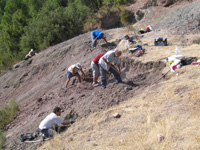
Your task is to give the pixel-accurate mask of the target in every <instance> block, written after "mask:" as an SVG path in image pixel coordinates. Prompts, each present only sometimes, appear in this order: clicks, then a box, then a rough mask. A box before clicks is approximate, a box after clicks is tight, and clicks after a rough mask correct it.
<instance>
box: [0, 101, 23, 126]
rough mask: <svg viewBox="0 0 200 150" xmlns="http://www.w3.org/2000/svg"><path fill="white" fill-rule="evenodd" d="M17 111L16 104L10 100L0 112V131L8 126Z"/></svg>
mask: <svg viewBox="0 0 200 150" xmlns="http://www.w3.org/2000/svg"><path fill="white" fill-rule="evenodd" d="M18 110H19V107H18V104H17V103H16V102H15V100H11V101H10V102H9V103H8V104H6V105H5V107H4V108H2V109H1V110H0V129H2V128H3V127H5V126H6V125H7V124H9V123H10V122H11V121H12V120H13V119H14V116H15V113H16V112H17V111H18Z"/></svg>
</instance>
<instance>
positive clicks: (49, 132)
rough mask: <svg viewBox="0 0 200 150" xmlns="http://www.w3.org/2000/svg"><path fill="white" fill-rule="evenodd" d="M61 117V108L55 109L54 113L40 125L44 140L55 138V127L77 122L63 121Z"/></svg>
mask: <svg viewBox="0 0 200 150" xmlns="http://www.w3.org/2000/svg"><path fill="white" fill-rule="evenodd" d="M59 116H61V108H60V107H55V108H54V109H53V112H52V113H50V114H49V115H48V116H47V117H46V118H45V119H44V120H42V122H41V123H40V125H39V129H38V130H39V132H41V133H42V134H43V138H50V137H53V135H54V134H55V130H53V127H54V126H58V125H59V124H61V125H70V124H73V123H74V122H75V121H74V120H71V121H63V120H62V119H61V118H60V117H59Z"/></svg>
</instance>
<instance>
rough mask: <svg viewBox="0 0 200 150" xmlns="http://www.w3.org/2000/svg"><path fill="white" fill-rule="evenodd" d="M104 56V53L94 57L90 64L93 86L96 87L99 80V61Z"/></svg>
mask: <svg viewBox="0 0 200 150" xmlns="http://www.w3.org/2000/svg"><path fill="white" fill-rule="evenodd" d="M103 55H104V53H100V54H98V55H96V56H95V58H94V59H93V60H92V62H91V68H92V75H93V85H94V86H97V85H98V82H97V80H98V78H99V75H100V73H99V64H98V62H99V59H100V58H101V57H102V56H103Z"/></svg>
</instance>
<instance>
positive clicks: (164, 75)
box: [151, 69, 170, 85]
mask: <svg viewBox="0 0 200 150" xmlns="http://www.w3.org/2000/svg"><path fill="white" fill-rule="evenodd" d="M169 71H170V69H169V70H168V71H167V72H166V73H165V74H164V75H162V76H161V77H160V78H158V79H157V80H156V81H154V82H153V83H152V84H151V85H153V84H155V83H156V82H158V81H159V80H160V79H162V78H163V77H164V76H166V75H167V74H168V73H169Z"/></svg>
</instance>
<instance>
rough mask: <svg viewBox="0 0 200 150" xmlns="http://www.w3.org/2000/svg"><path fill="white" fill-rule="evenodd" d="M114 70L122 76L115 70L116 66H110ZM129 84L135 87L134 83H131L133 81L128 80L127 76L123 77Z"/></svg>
mask: <svg viewBox="0 0 200 150" xmlns="http://www.w3.org/2000/svg"><path fill="white" fill-rule="evenodd" d="M110 67H111V68H112V69H114V70H115V71H117V72H118V73H119V74H120V72H119V71H118V70H117V69H116V68H115V66H114V65H111V66H110ZM123 77H124V78H125V79H126V80H127V81H128V82H127V83H128V84H130V85H134V83H133V81H131V80H129V79H128V78H126V77H125V76H123Z"/></svg>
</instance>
